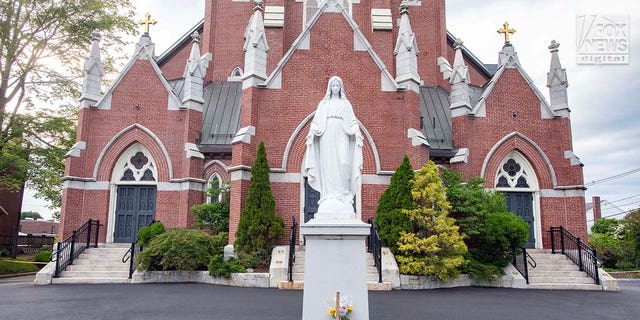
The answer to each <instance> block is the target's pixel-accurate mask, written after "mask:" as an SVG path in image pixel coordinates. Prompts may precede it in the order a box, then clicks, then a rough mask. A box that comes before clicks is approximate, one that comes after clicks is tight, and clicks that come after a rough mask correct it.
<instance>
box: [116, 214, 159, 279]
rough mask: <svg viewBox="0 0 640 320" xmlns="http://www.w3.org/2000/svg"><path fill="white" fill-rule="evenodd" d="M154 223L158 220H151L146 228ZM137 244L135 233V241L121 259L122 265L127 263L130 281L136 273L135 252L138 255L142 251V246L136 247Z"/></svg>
mask: <svg viewBox="0 0 640 320" xmlns="http://www.w3.org/2000/svg"><path fill="white" fill-rule="evenodd" d="M156 222H159V220H153V221H151V223H149V224H148V225H146V226H147V227H148V226H150V225H152V224H154V223H156ZM137 243H138V234H137V233H136V235H135V240H133V242H131V247H129V250H127V252H125V253H124V255H123V256H122V259H121V260H122V263H127V261H129V279H131V276H133V272H134V271H136V265H135V263H134V257H135V255H136V251H137V252H138V253H140V252H142V249H143V246H137ZM136 248H137V249H136Z"/></svg>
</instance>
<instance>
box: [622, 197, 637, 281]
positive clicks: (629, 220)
mask: <svg viewBox="0 0 640 320" xmlns="http://www.w3.org/2000/svg"><path fill="white" fill-rule="evenodd" d="M623 226H624V227H623V232H624V236H623V238H622V239H623V243H622V246H623V255H624V257H625V260H624V264H622V265H620V266H619V267H622V268H625V269H637V268H640V209H636V210H633V211H631V212H630V213H629V214H627V216H626V217H625V218H624V220H623Z"/></svg>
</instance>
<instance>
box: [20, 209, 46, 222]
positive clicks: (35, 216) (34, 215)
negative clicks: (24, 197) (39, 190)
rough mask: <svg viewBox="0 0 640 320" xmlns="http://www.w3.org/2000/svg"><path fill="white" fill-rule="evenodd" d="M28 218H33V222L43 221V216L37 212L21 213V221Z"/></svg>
mask: <svg viewBox="0 0 640 320" xmlns="http://www.w3.org/2000/svg"><path fill="white" fill-rule="evenodd" d="M27 218H31V219H33V220H38V219H40V220H42V219H43V218H42V216H41V215H40V214H39V213H37V212H35V211H23V212H21V213H20V220H25V219H27Z"/></svg>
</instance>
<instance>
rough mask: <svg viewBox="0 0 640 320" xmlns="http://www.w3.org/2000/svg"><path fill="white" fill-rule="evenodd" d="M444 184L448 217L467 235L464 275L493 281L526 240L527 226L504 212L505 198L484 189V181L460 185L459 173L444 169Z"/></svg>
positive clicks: (505, 209)
mask: <svg viewBox="0 0 640 320" xmlns="http://www.w3.org/2000/svg"><path fill="white" fill-rule="evenodd" d="M443 180H444V184H445V186H446V187H447V199H448V200H449V201H451V206H452V208H451V215H452V216H453V217H455V219H456V224H457V225H459V226H460V229H461V231H462V232H463V233H464V234H466V239H465V243H466V244H467V247H468V249H469V253H468V255H467V260H468V261H469V263H468V264H467V266H466V267H465V272H469V274H470V275H471V277H473V278H475V279H478V280H489V281H490V280H493V279H495V278H497V277H498V276H501V275H502V273H503V272H502V269H503V268H504V267H505V266H506V265H507V264H509V263H510V262H511V261H512V260H513V257H514V256H515V254H516V253H517V252H519V249H520V248H521V247H522V246H523V245H524V244H525V243H526V241H527V239H528V237H529V226H528V224H527V223H526V222H524V221H523V220H522V219H520V218H519V217H518V216H516V215H514V214H513V213H510V212H507V203H506V200H505V198H504V195H503V194H502V193H499V192H495V191H486V190H485V189H484V180H483V179H481V178H471V179H469V181H468V182H467V183H465V184H463V183H462V174H461V173H459V172H455V171H453V170H451V169H448V168H445V169H444V171H443Z"/></svg>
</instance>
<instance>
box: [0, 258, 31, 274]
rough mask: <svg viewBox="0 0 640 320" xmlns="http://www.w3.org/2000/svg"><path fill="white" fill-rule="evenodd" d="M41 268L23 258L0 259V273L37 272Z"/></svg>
mask: <svg viewBox="0 0 640 320" xmlns="http://www.w3.org/2000/svg"><path fill="white" fill-rule="evenodd" d="M39 270H40V268H39V267H38V266H37V265H35V264H33V263H31V262H28V261H24V260H23V259H20V260H19V259H0V274H10V273H23V272H37V271H39Z"/></svg>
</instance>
